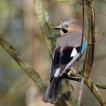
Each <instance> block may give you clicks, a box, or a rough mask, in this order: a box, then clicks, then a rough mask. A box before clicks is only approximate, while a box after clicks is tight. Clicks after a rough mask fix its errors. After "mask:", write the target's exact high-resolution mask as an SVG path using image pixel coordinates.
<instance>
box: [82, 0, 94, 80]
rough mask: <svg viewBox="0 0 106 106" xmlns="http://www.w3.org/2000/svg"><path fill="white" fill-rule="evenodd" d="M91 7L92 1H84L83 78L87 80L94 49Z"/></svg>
mask: <svg viewBox="0 0 106 106" xmlns="http://www.w3.org/2000/svg"><path fill="white" fill-rule="evenodd" d="M90 5H92V0H86V11H87V16H88V47H87V51H86V57H85V62H84V73H83V75H84V77H86V78H88V77H89V74H90V72H91V70H92V65H93V59H94V47H95V35H94V30H95V25H94V24H95V23H94V13H93V9H92V7H91V6H90Z"/></svg>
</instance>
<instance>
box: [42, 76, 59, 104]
mask: <svg viewBox="0 0 106 106" xmlns="http://www.w3.org/2000/svg"><path fill="white" fill-rule="evenodd" d="M60 84H61V78H59V77H54V78H53V80H52V81H51V82H50V84H49V85H48V87H47V89H46V92H45V94H44V96H43V101H44V102H45V103H51V104H54V103H56V102H57V99H58V93H59V89H60Z"/></svg>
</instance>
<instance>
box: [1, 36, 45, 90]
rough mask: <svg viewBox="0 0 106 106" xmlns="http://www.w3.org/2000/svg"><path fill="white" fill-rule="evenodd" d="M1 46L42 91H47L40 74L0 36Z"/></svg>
mask: <svg viewBox="0 0 106 106" xmlns="http://www.w3.org/2000/svg"><path fill="white" fill-rule="evenodd" d="M0 45H1V46H2V47H3V48H4V49H5V50H6V51H7V53H9V54H10V55H11V56H12V58H13V59H14V60H15V61H16V62H17V63H18V64H19V65H20V66H21V68H23V70H24V71H25V72H26V73H27V74H28V75H29V77H30V78H31V79H33V81H34V82H35V83H36V84H37V85H38V86H39V88H40V89H41V90H42V91H45V89H46V84H45V83H44V82H43V80H42V79H41V77H40V76H39V74H38V73H37V72H36V71H35V70H34V69H33V67H32V66H31V65H30V64H29V63H28V62H27V61H26V60H25V59H24V58H23V57H22V56H21V55H20V53H19V52H18V51H17V50H16V49H15V48H14V47H13V46H12V45H11V44H10V43H9V42H8V41H7V40H5V39H4V38H3V37H2V35H0Z"/></svg>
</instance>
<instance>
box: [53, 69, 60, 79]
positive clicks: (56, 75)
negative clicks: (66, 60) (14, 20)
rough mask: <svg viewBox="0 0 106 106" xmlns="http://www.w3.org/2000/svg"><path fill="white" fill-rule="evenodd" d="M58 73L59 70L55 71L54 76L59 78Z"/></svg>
mask: <svg viewBox="0 0 106 106" xmlns="http://www.w3.org/2000/svg"><path fill="white" fill-rule="evenodd" d="M59 71H60V68H58V69H56V72H55V74H54V76H55V77H58V76H59Z"/></svg>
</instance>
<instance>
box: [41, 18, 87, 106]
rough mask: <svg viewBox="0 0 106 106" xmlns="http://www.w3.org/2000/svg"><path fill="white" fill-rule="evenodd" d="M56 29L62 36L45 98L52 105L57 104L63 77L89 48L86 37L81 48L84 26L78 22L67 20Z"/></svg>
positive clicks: (54, 57)
mask: <svg viewBox="0 0 106 106" xmlns="http://www.w3.org/2000/svg"><path fill="white" fill-rule="evenodd" d="M54 28H55V29H57V30H59V31H60V34H61V36H60V37H59V38H58V40H57V42H56V47H55V49H54V55H53V59H52V65H51V70H50V83H49V84H48V87H47V89H46V91H45V93H44V96H43V101H44V102H45V103H51V104H55V103H56V102H57V99H58V93H59V89H60V86H61V80H62V78H63V76H64V75H66V74H67V73H68V72H69V70H70V68H71V67H72V65H73V64H74V63H75V62H77V61H78V58H79V57H81V56H82V55H83V53H84V51H85V50H86V48H87V41H86V38H85V36H83V41H82V46H81V39H82V26H81V24H80V23H79V21H78V20H76V19H74V18H65V19H63V20H62V21H61V22H60V25H59V26H55V27H54Z"/></svg>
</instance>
